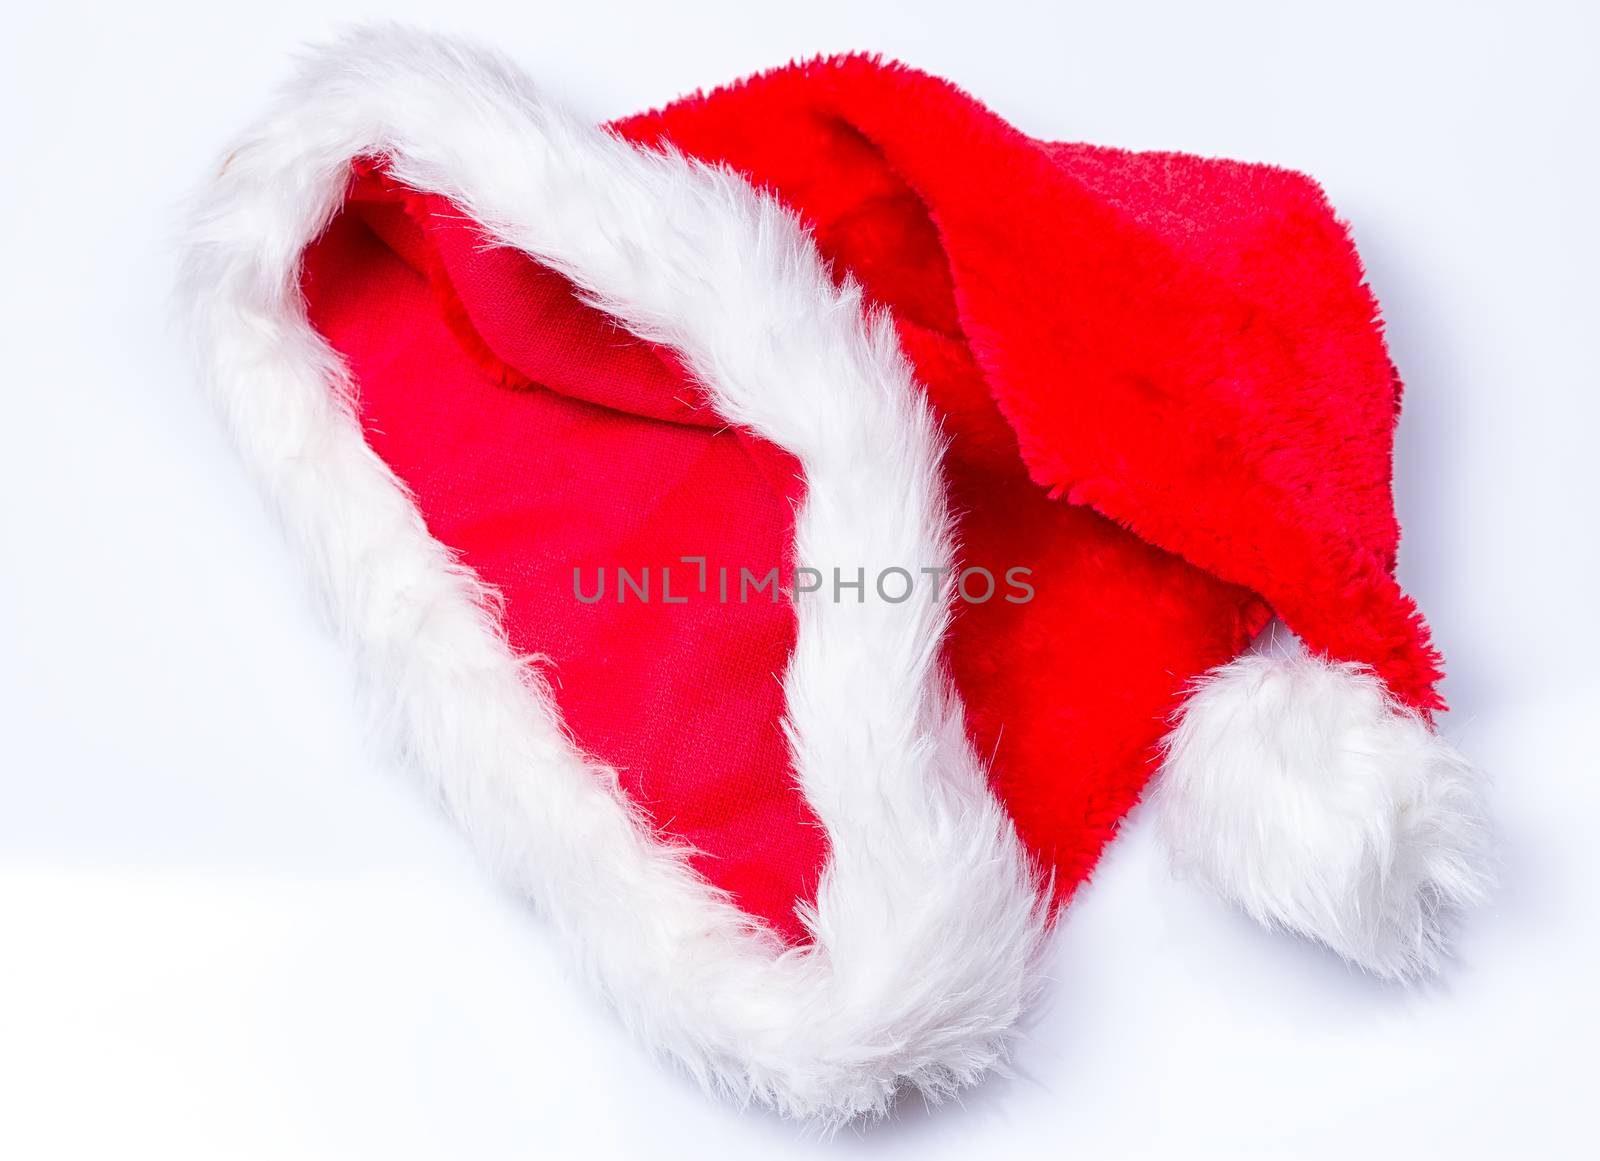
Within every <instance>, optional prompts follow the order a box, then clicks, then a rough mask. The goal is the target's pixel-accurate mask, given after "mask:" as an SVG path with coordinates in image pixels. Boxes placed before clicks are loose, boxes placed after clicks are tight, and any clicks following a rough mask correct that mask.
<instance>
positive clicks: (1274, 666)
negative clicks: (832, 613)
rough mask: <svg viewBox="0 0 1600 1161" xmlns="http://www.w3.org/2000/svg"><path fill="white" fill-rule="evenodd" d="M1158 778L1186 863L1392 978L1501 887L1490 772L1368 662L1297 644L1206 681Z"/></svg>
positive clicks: (1416, 966) (1430, 957) (1276, 923)
mask: <svg viewBox="0 0 1600 1161" xmlns="http://www.w3.org/2000/svg"><path fill="white" fill-rule="evenodd" d="M1165 754H1166V757H1165V762H1164V764H1163V771H1162V774H1161V777H1160V780H1159V781H1158V783H1157V785H1156V790H1155V795H1154V797H1155V805H1156V810H1157V812H1158V817H1159V825H1160V828H1161V830H1162V832H1163V834H1164V837H1165V839H1166V841H1167V843H1168V846H1169V849H1170V851H1171V854H1172V860H1173V865H1174V869H1175V870H1176V871H1177V872H1178V873H1179V874H1181V875H1183V876H1184V877H1185V878H1190V879H1193V880H1196V881H1199V882H1202V883H1204V884H1205V885H1206V886H1208V887H1209V888H1210V889H1211V890H1212V891H1214V892H1215V893H1216V894H1218V895H1220V896H1221V897H1223V898H1224V899H1226V900H1228V901H1229V902H1231V903H1233V904H1235V905H1237V906H1239V907H1240V908H1242V909H1243V910H1244V911H1246V912H1247V913H1249V914H1250V915H1251V916H1252V917H1254V918H1255V919H1256V920H1258V921H1259V922H1261V923H1263V924H1266V925H1267V926H1270V927H1281V928H1286V929H1288V930H1291V931H1295V932H1297V933H1299V934H1301V935H1304V936H1307V937H1310V938H1312V939H1315V940H1317V941H1319V942H1321V943H1323V944H1325V945H1327V946H1328V947H1330V948H1332V949H1333V950H1334V951H1336V952H1338V953H1339V954H1340V955H1341V956H1343V957H1344V958H1345V959H1347V960H1349V961H1350V962H1351V963H1354V964H1356V965H1357V966H1359V967H1361V968H1363V969H1365V970H1367V971H1369V972H1371V973H1373V974H1374V975H1377V976H1381V977H1384V978H1388V979H1401V980H1405V979H1415V978H1418V977H1422V976H1426V975H1430V974H1432V973H1433V972H1434V971H1436V970H1437V968H1438V966H1439V964H1440V961H1441V959H1442V957H1443V954H1444V951H1445V944H1446V930H1447V927H1448V926H1449V923H1450V921H1451V919H1452V918H1453V917H1454V915H1455V914H1456V913H1458V912H1460V911H1461V910H1463V909H1465V908H1468V907H1470V906H1472V905H1474V904H1476V903H1479V902H1481V901H1483V900H1484V899H1485V898H1486V896H1487V894H1488V890H1489V888H1490V886H1491V884H1492V879H1493V875H1492V871H1491V859H1490V854H1489V842H1488V826H1487V822H1486V815H1485V811H1484V803H1483V783H1482V778H1481V776H1480V775H1479V774H1478V773H1477V772H1476V771H1475V770H1474V769H1473V768H1472V766H1471V765H1470V764H1469V763H1468V762H1467V761H1466V759H1465V758H1463V757H1462V756H1461V754H1460V753H1459V752H1458V751H1457V750H1456V749H1455V748H1454V747H1453V746H1452V745H1451V744H1450V743H1449V742H1448V741H1446V740H1445V739H1444V738H1443V737H1441V736H1440V735H1439V734H1438V733H1437V732H1436V731H1435V730H1434V728H1433V726H1432V725H1431V723H1429V722H1428V721H1427V720H1426V719H1424V718H1423V717H1422V715H1420V714H1419V713H1417V712H1416V711H1415V710H1412V709H1410V708H1408V707H1407V706H1405V705H1403V704H1402V703H1401V702H1399V701H1398V700H1396V699H1395V698H1394V697H1393V696H1392V695H1391V693H1390V692H1389V690H1388V689H1387V688H1386V687H1385V686H1384V684H1383V683H1382V681H1381V680H1380V679H1379V678H1378V677H1377V676H1376V675H1375V674H1373V673H1372V671H1371V670H1370V669H1368V668H1366V667H1364V666H1360V665H1355V664H1350V663H1344V662H1335V661H1331V660H1329V659H1327V658H1325V657H1321V656H1317V655H1315V654H1312V653H1310V652H1308V651H1307V650H1306V649H1305V647H1304V646H1303V645H1301V644H1300V643H1299V642H1298V641H1292V642H1291V643H1290V644H1289V645H1288V647H1284V646H1283V645H1282V644H1281V643H1279V644H1278V646H1277V647H1276V648H1274V649H1271V650H1270V651H1268V652H1256V653H1249V654H1246V655H1244V656H1241V657H1239V658H1237V659H1236V660H1234V661H1232V662H1229V663H1228V664H1227V665H1224V666H1221V667H1220V668H1218V669H1216V670H1213V671H1212V672H1211V673H1210V674H1208V675H1207V676H1206V677H1205V678H1203V679H1202V680H1201V682H1200V683H1199V684H1198V685H1197V686H1196V688H1195V689H1194V691H1193V693H1192V694H1191V695H1190V697H1189V699H1188V701H1187V703H1186V704H1185V706H1184V708H1183V710H1182V712H1181V716H1180V718H1179V720H1178V723H1177V726H1176V728H1175V729H1174V730H1173V732H1172V733H1171V734H1170V735H1169V736H1168V738H1167V740H1166V742H1165Z"/></svg>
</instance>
